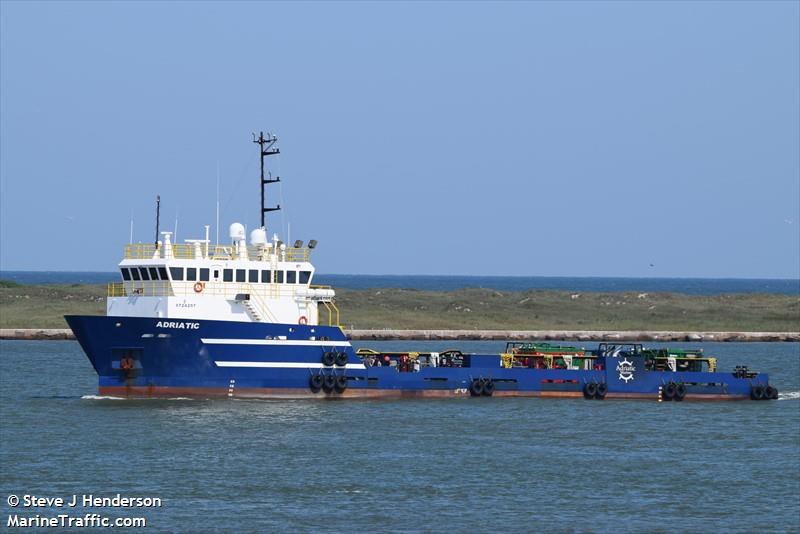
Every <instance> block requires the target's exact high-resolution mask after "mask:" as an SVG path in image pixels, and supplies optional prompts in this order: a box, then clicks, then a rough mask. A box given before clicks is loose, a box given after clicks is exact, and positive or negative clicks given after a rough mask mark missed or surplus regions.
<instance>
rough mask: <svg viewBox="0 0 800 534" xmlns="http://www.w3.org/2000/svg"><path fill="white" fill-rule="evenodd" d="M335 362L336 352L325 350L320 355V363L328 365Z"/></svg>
mask: <svg viewBox="0 0 800 534" xmlns="http://www.w3.org/2000/svg"><path fill="white" fill-rule="evenodd" d="M335 362H336V353H334V352H326V353H325V354H323V355H322V365H324V366H325V367H330V366H332V365H333V364H334V363H335Z"/></svg>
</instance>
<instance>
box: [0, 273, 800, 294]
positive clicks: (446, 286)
mask: <svg viewBox="0 0 800 534" xmlns="http://www.w3.org/2000/svg"><path fill="white" fill-rule="evenodd" d="M0 279H2V280H9V281H12V282H16V283H19V284H60V285H63V284H105V283H109V282H116V281H119V280H120V275H119V273H118V272H116V271H12V270H7V271H0ZM313 283H314V284H319V285H330V286H332V287H334V288H340V289H373V288H375V289H378V288H400V289H417V290H424V291H454V290H458V289H464V288H476V287H477V288H486V289H495V290H498V291H531V290H555V291H584V292H603V293H616V292H620V293H621V292H632V291H641V292H652V293H683V294H688V295H720V294H728V293H768V294H780V295H800V279H792V278H658V277H653V278H650V277H589V276H586V277H572V276H481V275H470V276H466V275H419V274H415V275H398V274H388V275H377V274H324V273H318V274H316V275H315V277H314V280H313Z"/></svg>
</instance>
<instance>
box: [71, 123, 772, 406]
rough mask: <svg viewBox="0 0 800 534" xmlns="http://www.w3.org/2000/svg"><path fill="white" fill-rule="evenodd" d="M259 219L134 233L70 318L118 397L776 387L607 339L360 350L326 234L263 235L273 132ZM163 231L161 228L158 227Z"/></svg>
mask: <svg viewBox="0 0 800 534" xmlns="http://www.w3.org/2000/svg"><path fill="white" fill-rule="evenodd" d="M253 140H254V142H255V143H256V144H257V145H258V148H259V154H260V158H261V172H260V190H261V211H260V214H261V225H260V226H259V227H258V228H256V229H254V230H252V231H251V232H250V236H249V238H250V241H249V244H248V242H247V239H246V232H245V227H244V226H243V225H242V224H240V223H233V224H231V225H230V228H229V237H230V243H229V244H227V245H224V246H219V245H214V246H212V245H211V242H210V239H209V235H208V229H209V227H208V226H206V227H205V238H204V239H187V240H185V242H184V243H181V244H178V243H172V242H171V240H172V233H171V232H159V231H158V228H157V229H156V236H157V239H156V241H155V242H154V243H153V244H152V245H149V244H148V245H142V244H136V245H134V244H131V245H128V246H127V247H126V249H125V255H124V259H123V260H122V261H121V262H120V263H119V270H120V275H121V281H120V282H117V283H112V284H110V285H109V287H108V298H107V303H106V316H85V315H83V316H78V315H68V316H66V317H65V318H66V320H67V323H68V324H69V326H70V328H71V329H72V331H73V332H74V333H75V336H76V338H77V339H78V341H79V342H80V344H81V347H82V348H83V350H84V351H85V352H86V354H87V356H88V357H89V360H90V361H91V363H92V366H93V367H94V369H95V371H96V372H97V374H98V377H99V383H98V391H99V393H100V394H101V395H110V396H119V397H174V396H191V397H201V398H211V397H257V398H303V397H313V398H326V399H330V398H348V397H367V398H372V397H453V396H471V397H491V396H544V397H548V396H549V397H583V398H586V399H597V400H602V399H607V398H647V399H657V400H659V401H662V400H664V401H669V400H674V401H680V400H684V399H686V400H701V399H707V400H711V399H714V400H735V399H754V400H763V399H772V398H777V396H778V393H777V390H776V389H775V388H774V387H773V386H771V385H770V384H769V377H768V376H767V375H765V374H760V373H756V372H752V371H750V370H748V369H747V368H746V367H737V368H736V369H735V370H734V371H732V372H720V371H717V369H716V360H715V359H714V358H710V357H706V356H705V355H704V354H703V353H702V350H695V351H686V350H683V351H681V350H671V349H647V348H645V347H643V346H642V345H639V344H601V345H600V346H599V347H597V348H596V349H594V350H585V349H583V348H578V347H567V346H556V345H549V344H546V343H535V342H532V343H523V344H519V343H509V344H508V345H507V347H506V350H505V351H504V352H503V353H500V354H466V353H462V352H460V351H457V350H453V351H447V352H442V353H436V352H430V353H419V352H414V351H408V352H402V353H387V352H379V351H371V350H366V349H362V350H359V351H357V352H356V351H355V350H354V349H353V347H352V346H351V344H350V342H349V340H348V339H347V337H346V335H345V334H344V332H343V330H342V329H341V327H340V326H339V310H338V308H337V307H336V303H335V292H334V290H333V289H331V288H330V287H326V286H316V285H314V284H313V280H314V275H315V268H314V266H313V264H312V263H311V261H310V260H311V253H312V251H313V250H314V248H315V247H316V245H317V243H316V241H314V240H311V241H309V242H308V244H307V245H305V246H304V243H303V242H302V241H300V240H298V241H295V242H294V243H292V244H291V245H289V244H287V243H284V242H283V241H281V239H280V238H279V236H278V235H277V234H274V235H273V236H272V237H271V238H270V237H268V233H267V229H266V226H265V224H264V223H265V221H264V216H265V214H266V213H269V212H271V211H275V210H278V209H280V206H276V207H265V205H264V203H265V188H266V187H267V186H268V185H270V184H273V183H276V182H278V181H279V180H280V178H278V177H276V178H274V179H273V178H272V175H271V174H269V173H266V172H265V160H266V158H268V157H269V156H271V155H274V154H278V153H279V150H278V148H277V147H276V143H277V138H276V137H275V136H274V135H272V134H268V135H267V136H266V137H265V136H264V133H263V132H261V134H260V135H259V136H258V138H256V137H255V136H254V139H253ZM159 237H160V239H158V238H159Z"/></svg>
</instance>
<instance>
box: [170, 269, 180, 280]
mask: <svg viewBox="0 0 800 534" xmlns="http://www.w3.org/2000/svg"><path fill="white" fill-rule="evenodd" d="M169 274H171V275H172V280H178V281H181V280H183V267H170V268H169Z"/></svg>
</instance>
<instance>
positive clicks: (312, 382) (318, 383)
mask: <svg viewBox="0 0 800 534" xmlns="http://www.w3.org/2000/svg"><path fill="white" fill-rule="evenodd" d="M323 382H325V379H324V378H323V377H322V375H311V378H309V379H308V386H309V387H310V388H311V391H313V392H314V393H318V392H319V390H321V389H322V384H323Z"/></svg>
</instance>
